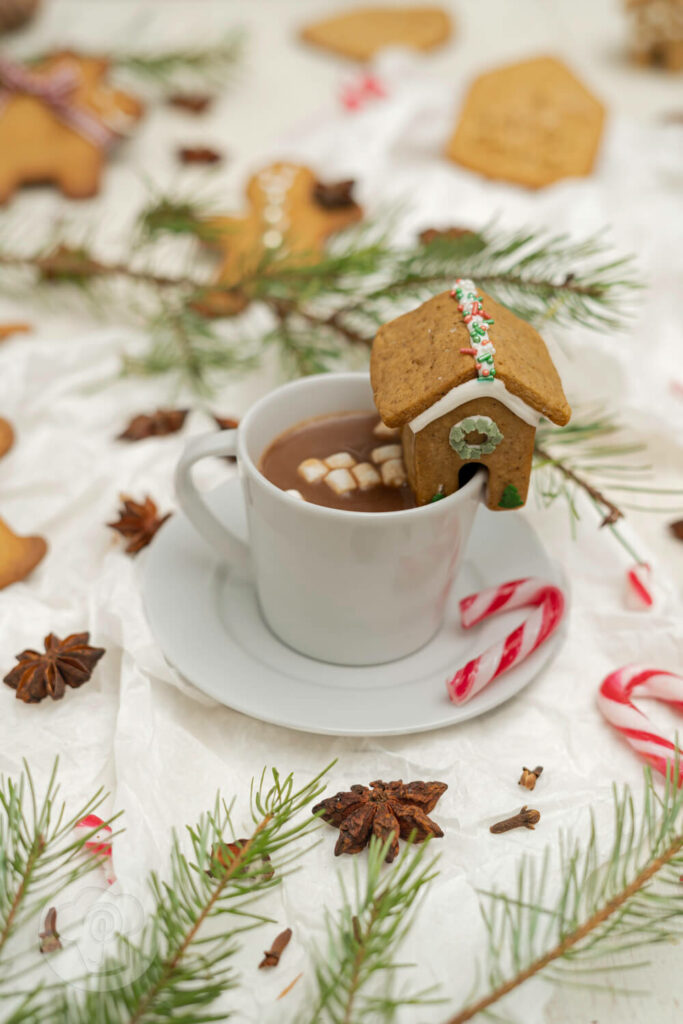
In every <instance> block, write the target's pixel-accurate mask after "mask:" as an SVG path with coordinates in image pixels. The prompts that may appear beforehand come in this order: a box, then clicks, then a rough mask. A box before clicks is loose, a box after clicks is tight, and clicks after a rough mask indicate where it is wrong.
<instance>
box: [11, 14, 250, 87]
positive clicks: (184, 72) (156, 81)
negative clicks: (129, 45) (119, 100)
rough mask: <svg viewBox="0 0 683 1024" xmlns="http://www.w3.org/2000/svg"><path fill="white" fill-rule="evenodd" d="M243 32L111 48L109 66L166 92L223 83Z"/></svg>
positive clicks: (238, 56)
mask: <svg viewBox="0 0 683 1024" xmlns="http://www.w3.org/2000/svg"><path fill="white" fill-rule="evenodd" d="M244 47H245V34H244V32H243V31H242V29H233V30H232V31H230V32H227V33H226V34H225V35H224V36H223V37H222V38H221V39H219V40H217V41H216V42H214V43H210V44H206V45H196V46H187V47H176V48H175V49H169V50H157V51H152V50H150V51H148V52H146V53H145V52H144V51H125V50H122V49H117V50H114V51H113V52H111V53H109V54H108V58H109V61H110V64H111V65H112V67H113V68H114V69H116V70H119V71H121V72H125V73H126V74H128V75H130V76H131V77H132V78H136V79H138V80H140V81H142V82H145V83H147V84H151V85H154V86H156V87H157V88H162V89H163V90H164V91H165V92H169V93H171V92H174V91H179V90H184V89H197V88H210V87H213V88H218V87H219V86H223V87H225V85H226V84H228V83H229V82H230V80H231V78H232V77H233V76H234V73H235V69H236V67H237V66H238V65H239V63H240V61H241V60H242V57H243V54H244ZM49 56H50V53H49V52H46V53H37V54H34V55H32V56H30V57H28V58H26V62H27V63H29V64H38V63H41V62H42V61H44V60H46V59H47V58H48V57H49Z"/></svg>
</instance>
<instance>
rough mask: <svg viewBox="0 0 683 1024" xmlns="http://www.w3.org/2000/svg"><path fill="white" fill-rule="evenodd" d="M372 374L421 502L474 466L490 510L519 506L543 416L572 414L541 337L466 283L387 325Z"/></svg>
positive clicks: (442, 492) (439, 494) (561, 419)
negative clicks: (483, 479) (482, 474)
mask: <svg viewBox="0 0 683 1024" xmlns="http://www.w3.org/2000/svg"><path fill="white" fill-rule="evenodd" d="M370 374H371V380H372V388H373V392H374V397H375V405H376V406H377V411H378V412H379V414H380V416H381V418H382V421H383V422H384V423H385V424H386V425H387V426H388V427H400V428H401V437H402V441H403V454H404V460H405V466H406V472H407V474H408V481H409V483H410V486H411V488H412V489H413V491H414V493H415V497H416V499H417V501H418V503H419V504H421V505H423V504H425V503H427V502H430V501H435V500H438V499H439V498H443V497H445V496H446V495H448V494H452V493H453V492H454V491H457V490H458V489H459V488H460V487H461V486H462V485H463V484H464V483H466V482H467V481H468V480H469V479H470V478H471V476H472V475H473V472H474V469H475V468H476V467H477V466H483V467H485V469H486V470H487V475H488V483H487V504H488V506H489V508H491V509H508V508H517V507H519V506H520V505H523V504H524V502H525V501H526V496H527V491H528V489H529V479H530V476H531V463H532V458H533V451H534V438H535V435H536V427H537V426H538V423H539V420H540V418H541V416H545V417H546V418H547V419H549V420H552V422H553V423H556V424H558V425H564V424H565V423H568V422H569V417H570V415H571V409H570V408H569V405H568V403H567V399H566V398H565V395H564V391H563V390H562V383H561V381H560V378H559V375H558V373H557V370H556V369H555V366H554V364H553V362H552V360H551V358H550V355H549V353H548V350H547V348H546V346H545V342H544V341H543V339H542V338H541V336H540V334H539V333H538V332H537V331H535V330H534V328H533V327H531V326H530V325H529V324H528V323H526V322H525V321H523V320H520V319H519V318H518V317H516V316H515V315H514V314H513V313H511V312H510V311H509V310H508V309H506V308H505V307H504V306H501V305H499V304H498V303H497V302H494V301H493V299H492V298H490V296H488V295H486V294H485V293H484V292H482V291H480V290H479V289H478V288H477V286H476V284H475V283H474V282H473V281H470V280H467V279H458V280H457V281H456V282H455V285H454V287H453V290H452V291H450V292H442V293H441V294H439V295H435V296H434V297H433V298H432V299H429V300H428V301H427V302H425V303H423V305H421V306H419V307H418V308H417V309H415V310H413V311H412V312H410V313H405V314H404V315H403V316H400V317H398V318H397V319H396V320H392V321H391V322H390V323H387V324H384V326H383V327H381V328H380V329H379V331H378V333H377V336H376V337H375V340H374V343H373V346H372V357H371V364H370Z"/></svg>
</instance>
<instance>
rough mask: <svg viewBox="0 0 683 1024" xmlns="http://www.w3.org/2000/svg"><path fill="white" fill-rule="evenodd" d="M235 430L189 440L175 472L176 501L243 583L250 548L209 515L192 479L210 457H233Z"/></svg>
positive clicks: (247, 573)
mask: <svg viewBox="0 0 683 1024" xmlns="http://www.w3.org/2000/svg"><path fill="white" fill-rule="evenodd" d="M236 442H237V431H236V430H221V431H220V432H219V433H218V434H215V433H211V434H202V435H201V436H200V437H193V438H191V439H190V440H189V441H188V443H187V445H186V447H185V451H184V452H183V454H182V455H181V457H180V461H179V462H178V465H177V467H176V471H175V490H176V497H177V498H178V502H179V504H180V507H181V508H182V510H183V512H184V513H185V515H186V516H187V518H188V519H189V520H190V522H191V523H192V525H193V526H194V528H195V530H197V532H198V533H199V534H200V535H201V536H202V537H203V538H204V540H205V541H206V542H207V543H208V544H209V545H210V546H211V547H212V548H214V549H215V550H216V551H218V552H219V554H220V555H221V556H222V558H224V559H225V560H226V561H227V563H228V564H229V566H230V568H231V569H232V570H233V571H234V572H235V573H236V574H237V575H238V576H240V577H242V578H243V579H250V578H251V576H252V568H251V554H250V551H249V546H248V545H247V544H245V543H244V541H242V540H240V539H239V537H236V536H235V535H234V534H233V533H231V532H230V530H229V529H228V528H227V527H226V526H224V525H223V523H222V522H221V521H220V519H219V518H218V517H217V516H216V515H215V514H214V513H213V512H212V511H211V509H210V508H209V506H208V505H207V504H206V501H205V500H204V498H203V497H202V495H201V494H200V493H199V491H198V490H197V488H196V487H195V485H194V480H193V479H192V467H193V466H194V464H195V463H196V462H199V461H200V459H206V458H208V457H209V456H210V455H232V456H234V455H235V449H236Z"/></svg>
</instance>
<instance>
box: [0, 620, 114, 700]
mask: <svg viewBox="0 0 683 1024" xmlns="http://www.w3.org/2000/svg"><path fill="white" fill-rule="evenodd" d="M89 640H90V633H73V634H72V635H71V636H67V637H66V639H64V640H60V639H59V638H58V637H56V636H55V635H54V633H50V634H49V636H46V637H45V641H44V642H45V653H44V654H41V652H40V651H33V650H31V649H30V648H29V649H28V650H26V651H22V653H21V654H17V661H18V663H19V664H18V665H15V666H14V668H13V669H11V671H10V672H8V673H7V675H6V676H5V678H4V680H3V682H5V683H7V685H8V686H11V687H12V689H13V690H16V691H17V698H18V699H19V700H23V701H24V703H25V704H38V703H39V702H40V701H41V700H42V699H43V698H44V697H52V699H53V700H61V698H62V697H63V696H64V693H65V692H66V687H67V686H73V687H74V689H76V688H77V687H79V686H82V685H83V683H87V682H88V680H89V679H90V677H91V675H92V674H93V669H94V668H95V665H96V664H97V662H98V661H99V660H100V658H101V657H102V655H103V654H104V653H105V652H104V648H103V647H90V646H89V645H88V641H89Z"/></svg>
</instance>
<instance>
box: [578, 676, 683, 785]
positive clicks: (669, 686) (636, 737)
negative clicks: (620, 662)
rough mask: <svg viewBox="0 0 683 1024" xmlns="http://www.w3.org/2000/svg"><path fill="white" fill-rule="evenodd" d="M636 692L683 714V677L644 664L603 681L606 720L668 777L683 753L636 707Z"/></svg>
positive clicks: (600, 701) (682, 776) (681, 778)
mask: <svg viewBox="0 0 683 1024" xmlns="http://www.w3.org/2000/svg"><path fill="white" fill-rule="evenodd" d="M634 690H637V691H638V694H639V695H641V696H643V697H652V698H653V699H654V700H661V701H663V702H664V703H665V704H670V705H671V706H672V707H674V708H678V710H679V711H683V677H682V676H679V675H676V674H675V673H673V672H663V671H661V670H660V669H656V668H645V667H644V666H642V665H624V667H623V668H618V669H617V670H616V671H615V672H611V673H610V674H609V675H608V676H607V678H606V679H604V680H603V682H602V685H601V686H600V692H599V693H598V707H599V708H600V711H601V712H602V714H603V716H604V718H605V719H606V720H607V721H608V722H609V724H610V725H612V726H614V728H615V729H617V730H618V731H619V732H620V733H621V735H622V736H623V737H624V739H625V740H626V742H627V743H629V744H630V745H631V746H632V747H633V749H634V750H635V751H636V753H637V754H640V756H641V757H642V758H644V759H645V760H646V761H648V762H649V763H650V764H651V765H652V766H653V767H654V768H656V769H657V771H658V772H661V773H662V774H663V775H666V774H667V773H668V772H669V771H670V766H671V764H672V762H673V761H674V759H675V756H676V753H677V752H679V753H680V750H678V751H677V748H676V746H675V744H673V743H672V742H671V740H668V739H667V738H666V736H663V735H662V733H660V732H658V731H656V730H655V729H654V727H653V725H652V723H651V722H650V720H649V718H648V717H647V715H644V714H643V712H642V711H640V710H639V709H638V708H637V707H636V706H635V704H634V703H633V702H632V700H631V694H632V693H633V691H634ZM678 784H679V786H680V785H683V766H682V767H681V768H679V777H678Z"/></svg>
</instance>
